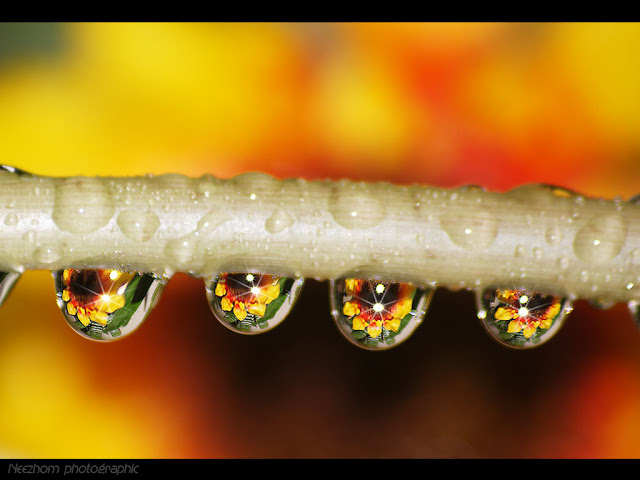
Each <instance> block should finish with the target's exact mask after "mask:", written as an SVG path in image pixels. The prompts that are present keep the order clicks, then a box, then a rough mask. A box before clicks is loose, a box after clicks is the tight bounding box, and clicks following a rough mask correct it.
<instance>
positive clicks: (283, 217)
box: [264, 207, 295, 233]
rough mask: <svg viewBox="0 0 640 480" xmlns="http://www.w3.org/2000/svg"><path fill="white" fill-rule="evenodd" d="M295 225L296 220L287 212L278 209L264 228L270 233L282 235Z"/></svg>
mask: <svg viewBox="0 0 640 480" xmlns="http://www.w3.org/2000/svg"><path fill="white" fill-rule="evenodd" d="M294 223H295V220H294V218H293V217H292V216H291V215H289V214H288V213H287V212H286V211H285V210H283V209H282V208H280V207H278V208H276V209H275V210H274V211H273V213H272V214H271V216H270V217H269V218H267V220H266V221H265V223H264V228H265V230H266V231H267V232H269V233H280V232H282V231H283V230H285V229H287V228H289V227H290V226H291V225H293V224H294Z"/></svg>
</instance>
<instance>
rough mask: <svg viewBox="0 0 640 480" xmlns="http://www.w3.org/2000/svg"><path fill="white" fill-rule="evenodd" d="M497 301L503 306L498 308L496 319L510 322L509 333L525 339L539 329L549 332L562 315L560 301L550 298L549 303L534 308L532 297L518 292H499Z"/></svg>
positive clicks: (533, 295) (532, 295)
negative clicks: (559, 314)
mask: <svg viewBox="0 0 640 480" xmlns="http://www.w3.org/2000/svg"><path fill="white" fill-rule="evenodd" d="M496 293H497V299H498V301H499V302H502V303H503V305H501V306H500V307H498V309H497V310H496V312H495V314H494V317H495V319H496V320H500V321H507V320H508V321H509V325H508V327H507V332H508V333H522V335H524V337H525V338H531V336H532V335H533V334H534V333H535V332H536V330H537V329H538V328H540V329H543V330H548V329H549V328H550V327H551V324H552V323H553V320H554V319H555V318H556V317H557V316H558V313H560V299H559V298H558V297H550V298H551V300H550V301H549V302H545V303H542V304H540V305H538V306H533V304H532V303H531V300H532V297H535V295H536V294H530V295H529V294H527V293H525V292H523V291H518V290H498V291H497V292H496Z"/></svg>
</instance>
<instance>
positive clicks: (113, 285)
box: [62, 269, 135, 327]
mask: <svg viewBox="0 0 640 480" xmlns="http://www.w3.org/2000/svg"><path fill="white" fill-rule="evenodd" d="M134 277H135V275H134V274H129V273H124V272H119V271H117V270H107V269H91V270H75V269H67V270H64V272H63V274H62V282H63V287H64V289H63V290H62V300H64V301H65V303H66V308H67V312H68V313H69V314H70V315H73V316H75V317H76V318H77V319H78V321H80V323H82V325H83V326H85V327H87V326H88V325H89V323H90V322H95V323H98V324H100V325H102V326H106V325H107V321H108V318H109V314H111V313H113V312H115V311H116V310H118V309H120V308H122V307H123V306H124V304H125V300H124V295H123V293H124V289H125V288H126V285H127V284H128V283H129V282H130V281H131V280H132V279H133V278H134Z"/></svg>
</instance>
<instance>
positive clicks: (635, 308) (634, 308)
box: [627, 300, 640, 329]
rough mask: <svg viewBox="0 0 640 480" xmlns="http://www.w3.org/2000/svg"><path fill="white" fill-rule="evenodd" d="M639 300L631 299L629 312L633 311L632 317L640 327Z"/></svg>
mask: <svg viewBox="0 0 640 480" xmlns="http://www.w3.org/2000/svg"><path fill="white" fill-rule="evenodd" d="M638 303H639V302H638V301H637V300H631V301H630V302H629V303H628V304H627V305H628V307H629V313H631V318H632V320H633V323H635V324H636V326H637V327H638V328H639V329H640V308H639V307H638Z"/></svg>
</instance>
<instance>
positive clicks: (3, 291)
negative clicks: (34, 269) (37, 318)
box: [0, 272, 20, 306]
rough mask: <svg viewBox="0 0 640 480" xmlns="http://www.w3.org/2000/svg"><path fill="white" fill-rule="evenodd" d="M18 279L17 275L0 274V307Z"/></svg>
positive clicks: (10, 273) (11, 273)
mask: <svg viewBox="0 0 640 480" xmlns="http://www.w3.org/2000/svg"><path fill="white" fill-rule="evenodd" d="M18 278H20V274H19V273H13V272H0V306H2V303H3V302H4V301H5V299H6V298H7V296H8V295H9V293H10V292H11V290H12V289H13V287H14V286H15V285H16V282H17V281H18Z"/></svg>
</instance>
